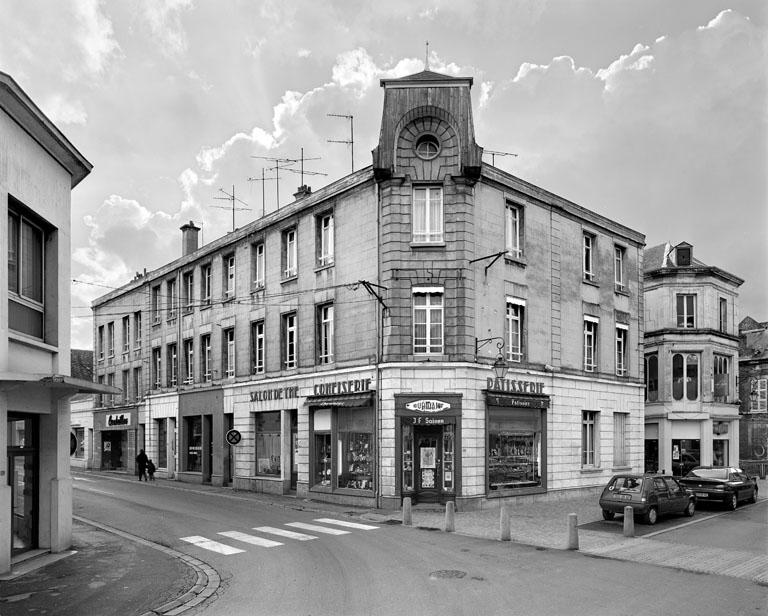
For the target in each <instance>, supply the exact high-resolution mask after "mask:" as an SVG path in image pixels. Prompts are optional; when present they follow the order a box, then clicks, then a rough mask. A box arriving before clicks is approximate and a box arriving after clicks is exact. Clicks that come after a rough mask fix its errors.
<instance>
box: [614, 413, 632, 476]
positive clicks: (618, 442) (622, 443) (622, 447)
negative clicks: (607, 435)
mask: <svg viewBox="0 0 768 616" xmlns="http://www.w3.org/2000/svg"><path fill="white" fill-rule="evenodd" d="M628 423H629V413H614V414H613V465H614V466H629V455H628V454H629V443H628V442H627V436H628V434H627V425H628Z"/></svg>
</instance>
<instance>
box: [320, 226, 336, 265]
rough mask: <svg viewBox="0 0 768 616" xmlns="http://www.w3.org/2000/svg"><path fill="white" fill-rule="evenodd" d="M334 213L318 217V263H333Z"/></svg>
mask: <svg viewBox="0 0 768 616" xmlns="http://www.w3.org/2000/svg"><path fill="white" fill-rule="evenodd" d="M333 258H334V257H333V213H328V214H323V215H322V216H318V218H317V265H318V267H323V266H325V265H331V264H333Z"/></svg>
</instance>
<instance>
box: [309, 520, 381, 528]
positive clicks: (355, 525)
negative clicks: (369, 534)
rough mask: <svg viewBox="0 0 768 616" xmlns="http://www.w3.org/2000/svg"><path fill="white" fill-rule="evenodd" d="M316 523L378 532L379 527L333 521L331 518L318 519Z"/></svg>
mask: <svg viewBox="0 0 768 616" xmlns="http://www.w3.org/2000/svg"><path fill="white" fill-rule="evenodd" d="M315 522H322V523H323V524H336V525H337V526H344V527H346V528H356V529H357V530H376V529H377V528H378V526H371V525H370V524H360V523H358V522H347V521H346V520H333V519H331V518H316V519H315Z"/></svg>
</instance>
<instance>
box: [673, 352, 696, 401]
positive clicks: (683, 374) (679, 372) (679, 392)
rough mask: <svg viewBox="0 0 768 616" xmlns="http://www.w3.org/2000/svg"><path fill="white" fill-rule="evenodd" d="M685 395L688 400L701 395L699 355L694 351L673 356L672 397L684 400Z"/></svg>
mask: <svg viewBox="0 0 768 616" xmlns="http://www.w3.org/2000/svg"><path fill="white" fill-rule="evenodd" d="M683 395H685V397H686V398H687V399H688V400H696V399H698V397H699V356H698V355H695V354H693V353H689V354H688V355H682V354H681V353H675V354H674V355H673V356H672V397H673V398H674V399H675V400H682V399H683Z"/></svg>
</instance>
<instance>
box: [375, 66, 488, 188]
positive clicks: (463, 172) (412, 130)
mask: <svg viewBox="0 0 768 616" xmlns="http://www.w3.org/2000/svg"><path fill="white" fill-rule="evenodd" d="M381 86H382V87H383V88H384V112H383V116H382V120H381V132H380V135H379V145H378V146H377V147H376V148H375V149H374V150H373V170H374V175H375V177H376V179H377V180H378V181H382V180H386V179H388V178H390V177H392V176H404V175H408V176H410V178H411V179H412V180H415V181H441V180H443V179H444V178H445V176H446V175H452V176H454V177H456V176H464V177H465V178H466V179H468V180H470V181H475V180H477V179H478V178H479V177H480V166H481V164H482V162H481V159H482V153H483V149H482V148H481V147H480V146H478V145H477V144H476V143H475V129H474V125H473V122H472V100H471V97H470V88H471V87H472V78H471V77H451V76H448V75H441V74H440V73H434V72H432V71H422V72H421V73H416V74H415V75H409V76H407V77H401V78H399V79H382V80H381Z"/></svg>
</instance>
